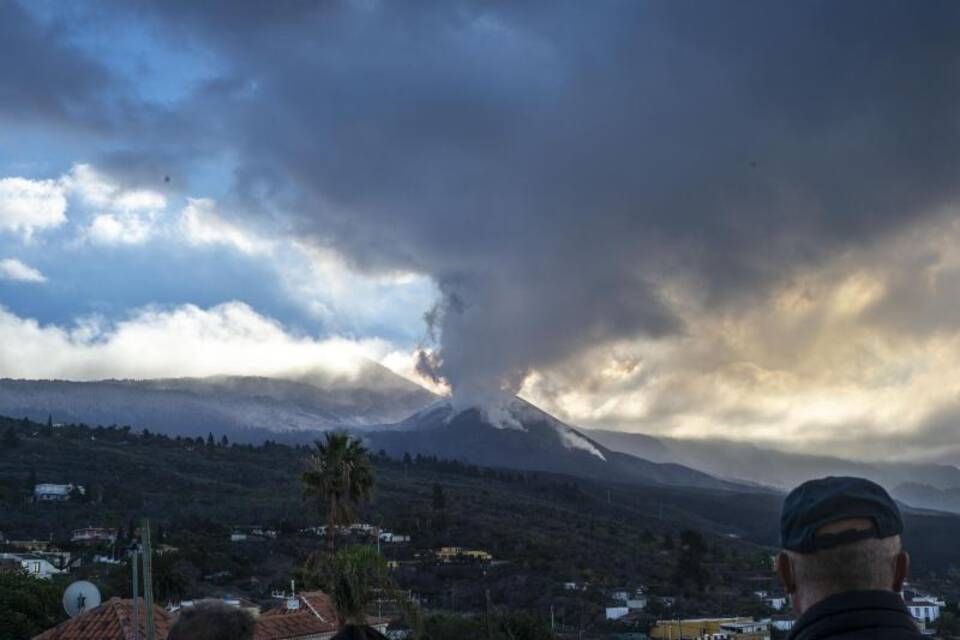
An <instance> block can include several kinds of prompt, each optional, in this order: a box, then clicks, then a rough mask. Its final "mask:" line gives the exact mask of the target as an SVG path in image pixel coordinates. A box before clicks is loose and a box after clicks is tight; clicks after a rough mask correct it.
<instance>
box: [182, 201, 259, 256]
mask: <svg viewBox="0 0 960 640" xmlns="http://www.w3.org/2000/svg"><path fill="white" fill-rule="evenodd" d="M215 206H216V203H215V202H214V201H213V200H211V199H209V198H188V200H187V206H186V207H185V208H184V210H183V213H181V215H180V228H181V230H182V231H183V234H184V236H185V237H186V239H187V241H188V242H190V243H191V244H194V245H216V244H219V245H225V246H230V247H233V248H234V249H237V250H238V251H241V252H242V253H247V254H259V253H269V252H270V251H271V249H272V248H273V243H272V242H270V241H268V240H265V239H263V238H261V237H259V236H258V235H257V234H256V233H254V232H253V231H251V230H249V229H245V228H244V227H242V226H240V225H238V224H236V223H234V222H231V221H230V220H228V219H226V218H224V217H223V216H222V215H220V214H219V213H218V212H217V210H216V208H215Z"/></svg>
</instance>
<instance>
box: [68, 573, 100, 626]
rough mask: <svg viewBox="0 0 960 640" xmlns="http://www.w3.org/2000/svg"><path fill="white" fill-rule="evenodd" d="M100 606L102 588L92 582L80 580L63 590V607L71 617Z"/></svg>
mask: <svg viewBox="0 0 960 640" xmlns="http://www.w3.org/2000/svg"><path fill="white" fill-rule="evenodd" d="M99 606H100V590H99V589H97V586H96V585H95V584H93V583H92V582H87V581H86V580H78V581H77V582H74V583H73V584H71V585H70V586H69V587H67V590H66V591H64V592H63V608H64V610H65V611H66V612H67V615H68V616H70V617H71V618H75V617H77V616H78V615H80V614H81V613H83V612H84V611H89V610H90V609H93V608H94V607H99Z"/></svg>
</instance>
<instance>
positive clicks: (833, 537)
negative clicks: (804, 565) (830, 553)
mask: <svg viewBox="0 0 960 640" xmlns="http://www.w3.org/2000/svg"><path fill="white" fill-rule="evenodd" d="M851 518H865V519H868V520H870V521H872V522H873V527H871V528H869V529H862V530H854V531H842V532H838V533H831V534H820V535H817V531H818V530H819V529H820V528H821V527H823V526H825V525H828V524H831V523H833V522H839V521H840V520H848V519H851ZM902 532H903V518H902V517H901V516H900V509H898V508H897V504H896V503H895V502H894V501H893V498H891V497H890V494H888V493H887V492H886V490H885V489H884V488H883V487H881V486H880V485H878V484H877V483H875V482H871V481H869V480H867V479H865V478H852V477H832V476H831V477H828V478H820V479H818V480H809V481H807V482H804V483H803V484H801V485H800V486H799V487H797V488H796V489H794V490H793V491H791V492H790V493H789V494H788V495H787V497H786V499H784V501H783V510H782V511H781V512H780V546H782V547H783V548H784V549H789V550H790V551H796V552H798V553H816V552H817V551H823V550H825V549H832V548H834V547H839V546H840V545H844V544H850V543H853V542H857V541H859V540H866V539H868V538H887V537H890V536H895V535H899V534H900V533H902Z"/></svg>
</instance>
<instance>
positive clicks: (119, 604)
mask: <svg viewBox="0 0 960 640" xmlns="http://www.w3.org/2000/svg"><path fill="white" fill-rule="evenodd" d="M131 605H132V600H121V599H120V598H111V599H110V600H107V601H106V602H104V603H103V604H101V605H100V606H99V607H96V608H95V609H91V610H90V611H86V612H84V613H82V614H80V615H79V616H77V617H76V618H71V619H70V620H67V621H66V622H63V623H61V624H59V625H57V626H56V627H54V628H53V629H48V630H47V631H44V632H43V633H41V634H40V635H38V636H34V638H33V640H130V639H131V638H132V637H133V629H132V624H131V622H132V619H133V611H132V606H131ZM144 616H145V611H144V603H143V599H142V598H141V599H140V615H139V618H140V620H139V622H140V637H141V638H143V637H144V636H145V633H144V631H145V625H144ZM153 621H154V626H155V627H156V638H157V640H165V639H166V637H167V632H168V631H169V628H170V624H171V622H172V620H171V616H170V614H169V613H167V611H166V610H165V609H163V608H162V607H159V606H157V605H154V606H153Z"/></svg>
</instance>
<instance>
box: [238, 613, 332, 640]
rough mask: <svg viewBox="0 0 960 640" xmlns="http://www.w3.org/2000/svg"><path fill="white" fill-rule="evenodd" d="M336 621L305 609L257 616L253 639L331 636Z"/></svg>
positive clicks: (274, 639) (267, 639)
mask: <svg viewBox="0 0 960 640" xmlns="http://www.w3.org/2000/svg"><path fill="white" fill-rule="evenodd" d="M338 626H339V625H338V624H337V623H336V622H325V621H323V620H321V619H320V618H318V617H317V616H315V615H313V614H312V613H309V612H305V611H302V610H301V611H294V612H289V613H286V614H278V615H272V616H268V615H262V616H260V617H259V618H257V623H256V627H255V629H254V634H253V637H254V640H295V639H297V638H331V637H333V635H334V634H335V633H336V632H337V628H338Z"/></svg>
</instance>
